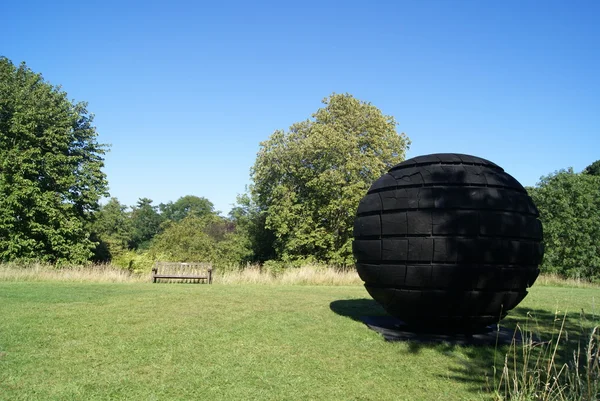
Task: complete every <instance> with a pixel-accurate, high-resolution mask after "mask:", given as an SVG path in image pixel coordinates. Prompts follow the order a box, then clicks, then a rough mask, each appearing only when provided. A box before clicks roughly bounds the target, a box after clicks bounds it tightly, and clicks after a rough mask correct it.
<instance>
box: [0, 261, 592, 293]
mask: <svg viewBox="0 0 600 401" xmlns="http://www.w3.org/2000/svg"><path fill="white" fill-rule="evenodd" d="M0 281H70V282H98V283H102V282H104V283H142V282H151V281H152V279H151V274H150V273H149V272H148V273H132V272H130V271H128V270H125V269H122V268H120V267H116V266H113V265H89V266H73V267H64V268H56V267H53V266H51V265H44V264H37V263H34V264H28V265H18V264H13V263H10V264H0ZM213 283H215V284H265V285H268V284H283V285H362V284H363V282H362V280H361V279H360V277H359V276H358V274H357V273H356V271H355V270H354V269H352V268H349V269H339V268H335V267H330V266H325V265H310V264H309V265H304V266H302V267H299V268H286V269H282V270H281V271H280V272H278V273H276V274H274V273H273V272H271V271H269V270H267V269H262V268H261V267H260V266H258V265H248V266H246V267H245V268H242V269H227V270H221V269H215V270H214V272H213ZM536 285H551V286H567V287H580V288H597V287H600V285H599V284H594V283H590V282H587V281H584V280H575V279H563V278H561V277H559V276H556V275H540V277H539V278H538V279H537V281H536Z"/></svg>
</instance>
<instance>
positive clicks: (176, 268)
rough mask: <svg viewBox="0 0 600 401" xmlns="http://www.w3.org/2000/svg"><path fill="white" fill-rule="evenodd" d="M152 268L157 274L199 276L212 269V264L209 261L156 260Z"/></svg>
mask: <svg viewBox="0 0 600 401" xmlns="http://www.w3.org/2000/svg"><path fill="white" fill-rule="evenodd" d="M154 269H156V272H157V273H158V274H177V275H191V276H201V275H207V274H208V273H209V272H210V271H211V270H212V265H211V264H210V263H185V262H156V263H155V264H154Z"/></svg>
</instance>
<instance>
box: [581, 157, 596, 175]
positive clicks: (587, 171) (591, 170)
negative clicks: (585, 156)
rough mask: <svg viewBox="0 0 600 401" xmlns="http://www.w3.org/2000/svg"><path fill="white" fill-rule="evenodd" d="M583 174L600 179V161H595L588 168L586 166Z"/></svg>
mask: <svg viewBox="0 0 600 401" xmlns="http://www.w3.org/2000/svg"><path fill="white" fill-rule="evenodd" d="M583 172H584V173H585V174H590V175H595V176H598V177H600V160H596V161H595V162H593V163H592V164H590V165H589V166H587V167H586V168H585V169H584V170H583Z"/></svg>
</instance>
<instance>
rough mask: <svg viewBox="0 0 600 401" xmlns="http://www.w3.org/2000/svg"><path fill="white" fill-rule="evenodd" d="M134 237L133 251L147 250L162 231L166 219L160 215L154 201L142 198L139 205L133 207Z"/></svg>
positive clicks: (132, 239)
mask: <svg viewBox="0 0 600 401" xmlns="http://www.w3.org/2000/svg"><path fill="white" fill-rule="evenodd" d="M132 209H133V210H132V211H131V225H132V235H131V242H130V244H129V246H130V247H131V248H133V249H138V248H141V249H146V248H148V247H149V246H150V241H151V240H152V238H154V236H155V235H156V234H158V233H159V232H160V231H161V228H160V226H161V224H162V223H163V222H164V221H165V219H164V217H163V216H161V215H160V213H158V206H154V205H152V199H148V198H140V199H139V200H138V203H137V205H135V206H133V207H132Z"/></svg>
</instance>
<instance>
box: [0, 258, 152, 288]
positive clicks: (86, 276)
mask: <svg viewBox="0 0 600 401" xmlns="http://www.w3.org/2000/svg"><path fill="white" fill-rule="evenodd" d="M0 281H69V282H96V283H134V282H138V283H139V282H144V281H150V275H149V274H144V275H139V274H134V273H131V272H129V271H128V270H124V269H120V268H117V267H114V266H111V265H91V266H73V267H66V268H60V269H58V268H55V267H53V266H49V265H43V264H37V263H36V264H30V265H27V266H18V265H14V264H5V265H0Z"/></svg>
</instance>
